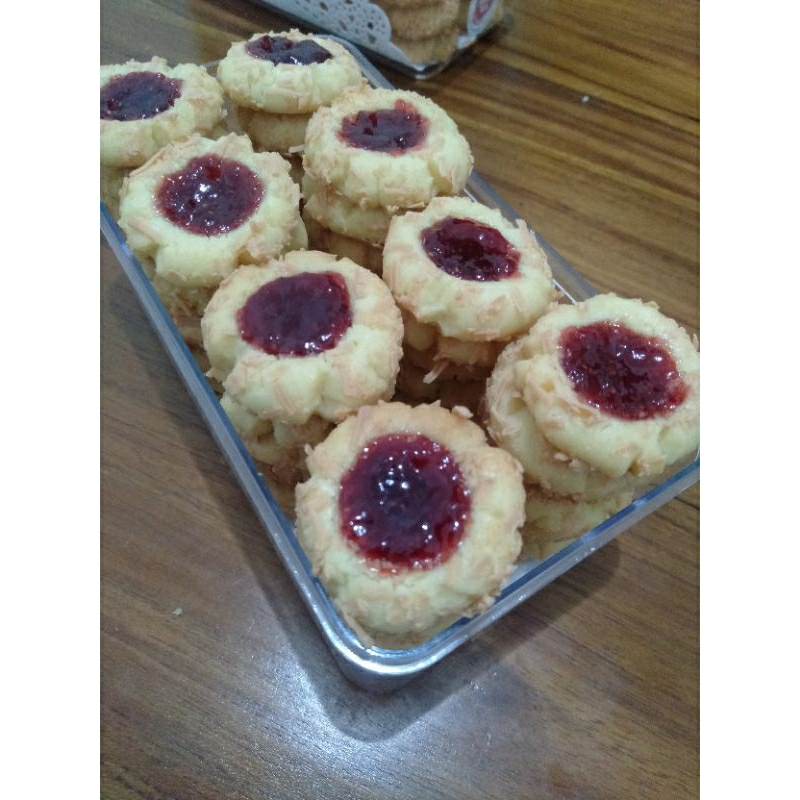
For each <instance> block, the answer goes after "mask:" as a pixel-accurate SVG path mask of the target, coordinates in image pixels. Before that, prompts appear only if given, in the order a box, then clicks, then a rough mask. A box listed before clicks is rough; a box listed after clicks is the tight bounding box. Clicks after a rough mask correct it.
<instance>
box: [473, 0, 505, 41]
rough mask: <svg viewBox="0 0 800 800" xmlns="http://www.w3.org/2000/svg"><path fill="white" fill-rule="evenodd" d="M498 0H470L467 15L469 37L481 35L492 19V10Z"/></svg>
mask: <svg viewBox="0 0 800 800" xmlns="http://www.w3.org/2000/svg"><path fill="white" fill-rule="evenodd" d="M498 1H499V0H472V2H471V3H470V4H469V12H468V14H467V31H468V32H469V34H470V35H471V36H478V35H479V34H481V33H483V31H484V30H486V28H487V27H489V23H490V22H491V21H492V19H493V18H494V10H495V6H496V5H497V3H498Z"/></svg>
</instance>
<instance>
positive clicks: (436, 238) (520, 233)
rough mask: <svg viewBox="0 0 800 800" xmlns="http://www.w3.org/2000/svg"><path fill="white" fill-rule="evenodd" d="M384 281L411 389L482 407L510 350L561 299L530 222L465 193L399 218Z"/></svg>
mask: <svg viewBox="0 0 800 800" xmlns="http://www.w3.org/2000/svg"><path fill="white" fill-rule="evenodd" d="M383 278H384V280H385V281H386V283H387V285H388V286H389V288H390V289H391V290H392V294H393V295H394V298H395V300H396V301H397V303H398V305H399V306H400V308H401V310H402V311H403V322H404V326H405V336H404V342H403V345H404V358H403V364H402V366H401V380H400V387H401V389H402V390H403V392H404V393H405V394H406V395H408V396H410V397H412V398H415V399H418V400H429V401H431V400H435V399H439V400H441V401H442V402H443V403H445V404H447V405H449V404H450V402H457V403H458V404H460V405H467V407H469V408H471V410H472V411H473V412H474V411H476V410H477V406H478V403H479V401H480V399H481V397H482V395H483V388H484V383H485V381H486V378H487V377H488V376H489V374H490V373H491V371H492V368H493V367H494V365H495V361H496V360H497V356H498V355H499V354H500V352H501V351H502V349H503V347H504V346H505V345H506V344H507V343H508V341H509V340H510V339H512V338H513V337H515V336H518V335H520V334H521V333H524V332H526V331H527V330H528V329H529V328H530V327H531V325H532V324H533V323H534V322H535V321H536V320H537V319H538V318H539V317H540V316H541V315H542V314H543V313H544V312H545V311H546V309H547V308H548V306H549V305H550V303H551V302H552V301H553V299H554V296H555V291H554V286H553V277H552V273H551V271H550V266H549V265H548V263H547V258H546V256H545V253H544V251H543V250H542V248H541V247H540V246H539V244H538V243H537V242H536V240H535V238H534V237H533V235H532V234H531V232H530V231H529V229H528V227H527V226H526V225H524V224H523V223H520V224H518V225H513V224H511V223H510V222H509V221H508V220H506V219H505V218H504V217H503V216H502V214H500V212H499V211H497V210H495V209H490V208H487V207H486V206H484V205H481V204H480V203H476V202H474V201H472V200H469V199H467V198H465V197H438V198H435V199H433V200H432V201H431V202H430V203H429V204H428V206H427V207H426V208H425V209H424V210H423V211H420V212H407V213H405V214H402V215H398V216H396V217H395V218H394V219H393V220H392V223H391V226H390V228H389V234H388V236H387V239H386V244H385V247H384V256H383Z"/></svg>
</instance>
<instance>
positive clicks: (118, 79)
mask: <svg viewBox="0 0 800 800" xmlns="http://www.w3.org/2000/svg"><path fill="white" fill-rule="evenodd" d="M224 116H225V106H224V97H223V93H222V89H221V88H220V86H219V84H218V83H217V81H216V80H215V79H214V78H213V77H212V76H211V75H209V74H208V72H207V71H206V70H205V69H204V68H203V67H200V66H196V65H195V64H179V65H178V66H176V67H170V66H168V65H167V62H166V61H165V60H164V59H163V58H152V59H151V60H150V61H147V62H136V61H129V62H128V63H127V64H112V65H106V66H101V67H100V163H101V165H103V166H105V167H139V166H141V165H142V164H144V162H145V161H147V159H149V158H150V157H151V156H153V155H155V153H156V152H158V151H159V150H160V149H161V148H162V147H164V146H165V145H166V144H168V143H169V142H172V141H174V140H175V139H178V138H180V137H183V136H188V135H190V134H193V133H200V134H208V133H210V132H211V131H212V130H213V129H214V127H215V126H216V125H217V123H219V122H220V121H221V120H222V119H223V118H224Z"/></svg>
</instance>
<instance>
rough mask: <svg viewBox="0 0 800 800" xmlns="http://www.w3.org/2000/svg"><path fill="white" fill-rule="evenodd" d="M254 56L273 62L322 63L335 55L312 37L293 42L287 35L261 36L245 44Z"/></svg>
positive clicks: (301, 64) (299, 64)
mask: <svg viewBox="0 0 800 800" xmlns="http://www.w3.org/2000/svg"><path fill="white" fill-rule="evenodd" d="M245 49H246V50H247V52H248V53H249V54H250V55H251V56H253V58H260V59H261V60H262V61H271V62H272V63H273V64H295V65H297V66H304V65H307V64H321V63H322V62H323V61H327V60H328V59H330V58H333V56H332V55H331V54H330V53H329V52H328V51H327V50H326V49H325V48H324V47H322V45H319V44H317V43H316V42H315V41H313V40H312V39H302V40H301V41H299V42H293V41H292V40H291V39H287V38H286V37H285V36H261V37H259V38H258V39H253V40H252V41H250V42H248V43H247V44H246V45H245Z"/></svg>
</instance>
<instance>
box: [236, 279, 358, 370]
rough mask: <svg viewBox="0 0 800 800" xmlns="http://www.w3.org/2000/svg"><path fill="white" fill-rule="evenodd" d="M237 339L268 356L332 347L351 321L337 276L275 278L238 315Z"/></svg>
mask: <svg viewBox="0 0 800 800" xmlns="http://www.w3.org/2000/svg"><path fill="white" fill-rule="evenodd" d="M237 322H238V324H239V333H240V334H241V336H242V338H243V339H244V340H245V341H246V342H249V343H250V344H252V345H253V346H254V347H258V348H259V349H261V350H263V351H264V352H266V353H269V354H270V355H273V356H310V355H315V354H316V353H322V352H323V351H325V350H330V349H331V348H332V347H335V346H336V344H337V342H338V341H339V340H340V339H341V338H342V336H343V335H344V334H345V332H346V331H347V329H348V328H349V327H350V325H351V324H352V322H353V314H352V311H351V309H350V295H349V293H348V291H347V286H346V285H345V282H344V279H343V278H342V276H341V275H339V274H338V273H336V272H301V273H300V274H299V275H290V276H287V277H284V278H276V279H275V280H274V281H270V282H269V283H265V284H264V285H263V286H262V287H261V288H260V289H258V290H257V291H256V292H254V293H253V294H251V295H250V297H249V298H248V300H247V302H246V303H245V304H244V305H243V306H242V307H241V308H240V309H239V312H238V315H237Z"/></svg>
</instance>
